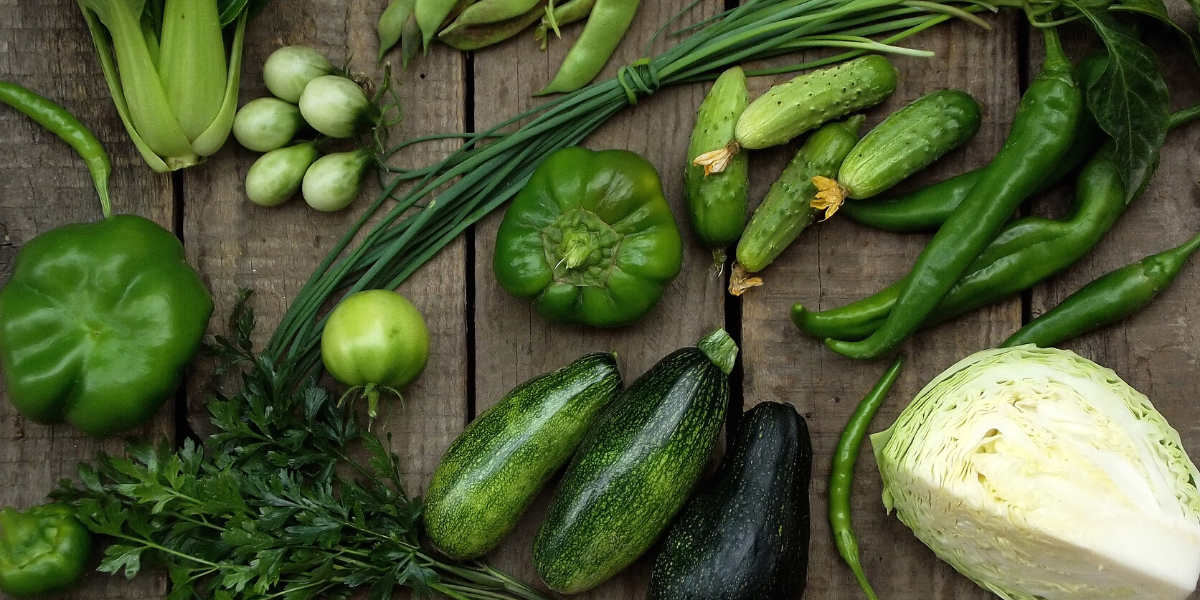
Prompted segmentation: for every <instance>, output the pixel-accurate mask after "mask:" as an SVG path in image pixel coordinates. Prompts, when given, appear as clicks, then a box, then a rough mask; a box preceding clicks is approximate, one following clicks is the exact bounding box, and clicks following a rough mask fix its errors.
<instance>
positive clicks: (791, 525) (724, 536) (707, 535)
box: [647, 402, 812, 600]
mask: <svg viewBox="0 0 1200 600" xmlns="http://www.w3.org/2000/svg"><path fill="white" fill-rule="evenodd" d="M811 475H812V443H811V441H810V440H809V436H808V426H807V425H806V424H805V422H804V419H803V418H802V417H801V416H800V415H799V414H797V413H796V409H794V408H792V407H791V406H790V405H787V404H779V403H777V402H764V403H762V404H759V405H758V406H755V407H754V408H752V409H750V411H749V412H747V413H746V414H744V415H742V421H741V425H740V426H739V427H738V433H737V438H736V441H735V442H734V444H733V448H732V449H731V450H730V453H729V455H728V456H726V458H725V462H724V464H722V465H721V470H720V471H719V472H718V473H717V476H716V478H715V480H714V481H713V483H712V485H711V486H710V487H709V488H708V489H706V490H705V491H703V492H702V493H700V494H699V495H697V496H696V497H695V498H693V499H692V500H691V501H690V502H688V504H687V506H686V507H685V508H684V509H683V512H682V513H681V514H680V516H679V518H678V519H676V520H675V523H674V524H673V525H672V526H671V530H670V531H669V532H668V533H667V538H666V541H665V542H664V543H663V550H662V552H661V553H660V554H659V555H658V559H657V560H656V561H655V562H654V570H653V571H652V572H651V574H650V593H649V595H648V596H647V598H648V599H649V600H708V599H711V600H791V599H792V598H799V597H800V595H801V593H802V592H803V591H804V580H805V575H806V572H807V570H808V537H809V527H808V525H809V507H808V485H809V479H810V477H811Z"/></svg>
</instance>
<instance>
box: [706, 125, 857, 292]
mask: <svg viewBox="0 0 1200 600" xmlns="http://www.w3.org/2000/svg"><path fill="white" fill-rule="evenodd" d="M865 120H866V118H865V117H863V116H862V115H855V116H853V117H850V118H849V119H846V120H845V121H839V122H836V123H830V124H828V125H825V126H824V127H821V128H820V129H818V130H816V131H814V132H813V134H812V135H810V136H809V137H808V139H807V140H805V142H804V145H803V146H801V147H800V150H799V151H798V152H796V156H794V157H792V160H791V161H789V162H788V164H787V166H786V167H784V169H783V172H782V173H780V174H779V178H778V179H776V180H775V182H774V183H772V184H771V188H770V189H769V190H767V195H766V196H765V197H764V198H763V201H762V202H761V203H759V205H758V208H757V209H755V210H754V216H752V217H751V218H750V224H749V225H747V226H746V231H745V232H744V233H743V234H742V239H741V240H739V241H738V245H737V252H736V257H737V264H735V265H734V267H733V274H732V275H731V276H730V279H729V293H731V294H733V295H734V296H740V295H742V294H743V293H745V292H746V290H748V289H750V288H752V287H755V286H758V285H762V278H761V277H751V276H750V274H751V273H758V272H759V271H762V270H763V269H765V268H767V265H769V264H771V263H772V262H773V261H774V260H775V259H776V258H778V257H779V255H780V254H782V253H783V251H784V250H786V249H787V248H788V246H790V245H792V242H794V241H796V238H798V237H800V233H801V232H803V231H804V229H805V228H807V227H808V226H809V225H811V224H812V223H813V221H815V220H816V218H817V214H818V212H819V211H817V210H816V209H814V208H812V206H811V204H810V199H811V198H812V196H813V194H814V193H816V191H817V188H816V186H815V185H813V182H812V180H813V177H818V176H823V177H829V176H831V175H833V174H834V173H836V172H837V169H838V166H839V165H841V164H842V160H843V159H844V158H846V154H847V153H849V152H850V149H851V148H853V147H854V144H855V143H856V142H858V131H859V129H860V128H861V127H862V124H863V121H865Z"/></svg>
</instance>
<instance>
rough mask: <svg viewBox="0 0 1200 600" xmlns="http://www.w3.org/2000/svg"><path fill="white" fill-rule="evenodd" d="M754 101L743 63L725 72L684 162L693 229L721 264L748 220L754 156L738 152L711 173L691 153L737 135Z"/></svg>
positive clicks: (701, 116)
mask: <svg viewBox="0 0 1200 600" xmlns="http://www.w3.org/2000/svg"><path fill="white" fill-rule="evenodd" d="M749 103H750V92H749V91H748V90H747V89H746V74H745V72H743V71H742V69H741V67H733V68H732V69H729V70H727V71H725V72H724V73H722V74H721V76H720V77H718V78H717V81H716V82H715V83H713V86H712V89H711V90H709V92H708V96H706V97H705V98H704V101H703V102H701V103H700V109H699V110H698V111H697V112H696V125H695V128H693V129H692V141H691V144H690V145H689V146H688V152H687V158H688V163H687V165H686V166H684V172H683V183H684V190H685V192H686V195H687V201H688V211H689V213H690V214H691V218H692V229H693V230H694V231H695V232H696V237H698V238H700V241H701V243H703V244H704V246H705V247H707V248H711V249H712V250H713V260H714V261H716V262H717V263H718V264H723V263H724V262H725V248H727V247H728V246H730V245H731V244H733V243H734V242H736V241H737V239H738V236H740V235H741V234H742V228H743V227H745V226H746V191H747V189H748V188H749V186H750V173H749V171H750V165H749V157H748V156H746V155H745V154H739V155H737V156H735V157H733V159H732V160H731V161H730V163H729V166H728V167H727V168H726V169H725V170H724V171H722V172H721V173H714V174H711V175H708V176H705V175H704V168H703V167H699V166H696V165H693V164H692V159H694V158H696V157H697V156H699V155H700V154H701V153H703V152H705V151H707V150H711V149H712V148H721V147H724V146H725V145H726V144H728V143H729V142H731V141H733V126H734V124H735V123H736V122H737V119H738V117H739V116H741V114H742V111H743V110H745V109H746V105H747V104H749Z"/></svg>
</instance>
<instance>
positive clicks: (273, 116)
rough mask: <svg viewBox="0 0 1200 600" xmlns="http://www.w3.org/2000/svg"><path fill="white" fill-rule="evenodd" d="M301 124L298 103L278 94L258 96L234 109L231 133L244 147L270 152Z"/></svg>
mask: <svg viewBox="0 0 1200 600" xmlns="http://www.w3.org/2000/svg"><path fill="white" fill-rule="evenodd" d="M303 125H304V119H303V118H301V116H300V107H298V106H296V105H295V104H292V103H290V102H284V101H283V100H280V99H278V98H259V99H257V100H251V101H250V102H247V103H246V105H245V106H243V107H242V109H241V110H239V111H238V113H237V117H236V118H235V119H234V120H233V137H235V138H237V141H238V143H239V144H241V145H242V147H244V148H246V149H247V150H254V151H255V152H270V151H271V150H276V149H279V148H282V147H284V146H286V145H287V143H288V142H290V141H292V139H293V138H295V137H296V132H298V131H300V127H301V126H303Z"/></svg>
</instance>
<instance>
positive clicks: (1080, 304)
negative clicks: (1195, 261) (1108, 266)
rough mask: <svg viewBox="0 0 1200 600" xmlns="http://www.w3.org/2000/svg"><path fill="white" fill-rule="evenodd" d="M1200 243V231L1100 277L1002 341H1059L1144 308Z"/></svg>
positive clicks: (1015, 343)
mask: <svg viewBox="0 0 1200 600" xmlns="http://www.w3.org/2000/svg"><path fill="white" fill-rule="evenodd" d="M1198 248H1200V235H1197V236H1196V237H1193V238H1192V239H1191V240H1189V241H1188V242H1187V243H1185V244H1183V245H1182V246H1179V247H1176V248H1172V249H1171V250H1167V251H1166V252H1161V253H1159V254H1153V255H1151V256H1147V257H1146V258H1143V259H1142V260H1140V261H1138V262H1135V263H1133V264H1131V265H1126V266H1124V267H1121V268H1120V269H1117V270H1116V271H1112V272H1111V273H1108V274H1107V275H1104V276H1102V277H1100V278H1099V279H1096V280H1095V281H1093V282H1091V283H1089V284H1087V285H1085V286H1083V287H1082V288H1080V289H1079V291H1077V292H1075V293H1074V294H1071V295H1070V296H1068V297H1067V299H1066V300H1063V301H1062V303H1061V304H1059V305H1058V306H1056V307H1054V308H1053V309H1051V310H1050V311H1049V312H1047V313H1046V314H1044V315H1042V316H1040V317H1038V318H1036V319H1034V320H1032V321H1030V322H1029V323H1028V324H1026V325H1025V326H1024V327H1022V328H1021V329H1019V330H1018V331H1017V332H1016V333H1014V334H1013V335H1012V337H1010V338H1008V339H1007V340H1005V341H1004V343H1003V344H1001V347H1011V346H1021V345H1024V344H1035V345H1037V346H1040V347H1042V348H1046V347H1049V346H1056V345H1058V344H1060V343H1062V342H1064V341H1067V340H1069V339H1072V338H1075V337H1078V336H1080V335H1083V334H1085V333H1087V332H1089V331H1092V330H1095V329H1099V328H1101V327H1104V326H1105V325H1109V324H1112V323H1116V322H1117V321H1120V320H1122V319H1124V318H1125V317H1128V316H1130V315H1132V314H1134V313H1136V312H1138V311H1139V310H1141V309H1142V308H1143V307H1145V306H1146V305H1148V304H1150V302H1151V301H1153V300H1154V299H1155V298H1157V297H1158V295H1159V294H1160V293H1161V292H1162V291H1163V290H1165V289H1166V288H1167V287H1168V286H1170V285H1171V282H1172V281H1174V280H1175V277H1176V276H1177V275H1179V271H1180V269H1182V268H1183V265H1184V263H1186V262H1187V259H1188V258H1189V257H1191V255H1192V254H1194V253H1195V252H1196V250H1197V249H1198Z"/></svg>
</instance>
